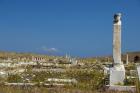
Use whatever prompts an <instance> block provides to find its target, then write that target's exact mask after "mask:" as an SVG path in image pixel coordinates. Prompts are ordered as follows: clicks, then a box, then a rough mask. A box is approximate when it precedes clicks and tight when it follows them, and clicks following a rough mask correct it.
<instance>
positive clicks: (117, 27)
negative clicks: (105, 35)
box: [113, 13, 121, 65]
mask: <svg viewBox="0 0 140 93" xmlns="http://www.w3.org/2000/svg"><path fill="white" fill-rule="evenodd" d="M113 31H114V32H113V59H114V65H118V64H121V14H120V13H118V14H115V15H114V21H113Z"/></svg>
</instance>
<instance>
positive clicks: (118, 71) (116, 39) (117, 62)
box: [110, 13, 125, 85]
mask: <svg viewBox="0 0 140 93" xmlns="http://www.w3.org/2000/svg"><path fill="white" fill-rule="evenodd" d="M113 22H114V24H113V26H114V29H113V30H114V32H113V60H114V65H113V67H112V68H111V69H110V85H116V84H123V81H124V79H125V69H124V65H123V62H122V61H121V14H120V13H118V14H115V15H114V21H113Z"/></svg>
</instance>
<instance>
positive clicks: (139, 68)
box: [137, 66, 140, 81]
mask: <svg viewBox="0 0 140 93" xmlns="http://www.w3.org/2000/svg"><path fill="white" fill-rule="evenodd" d="M137 71H138V76H139V81H140V66H137Z"/></svg>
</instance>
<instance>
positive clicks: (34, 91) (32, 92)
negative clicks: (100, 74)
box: [0, 86, 127, 93]
mask: <svg viewBox="0 0 140 93" xmlns="http://www.w3.org/2000/svg"><path fill="white" fill-rule="evenodd" d="M0 93H127V92H117V91H106V92H105V91H102V92H99V91H91V90H79V89H68V88H58V87H56V88H46V87H8V86H0Z"/></svg>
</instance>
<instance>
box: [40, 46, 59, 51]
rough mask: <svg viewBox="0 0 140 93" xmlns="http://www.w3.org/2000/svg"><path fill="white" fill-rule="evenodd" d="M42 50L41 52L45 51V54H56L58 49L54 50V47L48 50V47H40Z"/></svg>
mask: <svg viewBox="0 0 140 93" xmlns="http://www.w3.org/2000/svg"><path fill="white" fill-rule="evenodd" d="M42 50H43V51H47V52H57V51H58V49H56V48H54V47H52V48H48V47H46V46H43V47H42Z"/></svg>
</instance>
